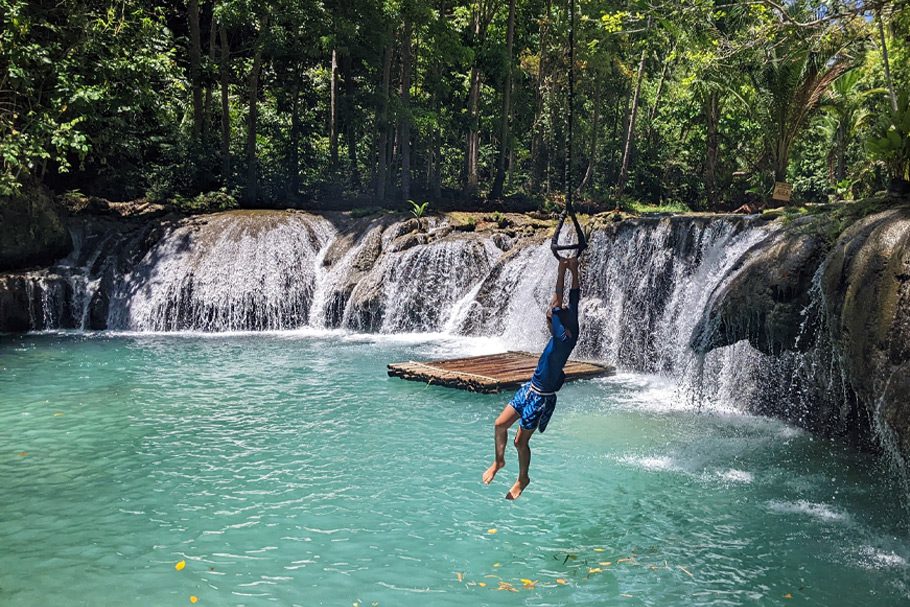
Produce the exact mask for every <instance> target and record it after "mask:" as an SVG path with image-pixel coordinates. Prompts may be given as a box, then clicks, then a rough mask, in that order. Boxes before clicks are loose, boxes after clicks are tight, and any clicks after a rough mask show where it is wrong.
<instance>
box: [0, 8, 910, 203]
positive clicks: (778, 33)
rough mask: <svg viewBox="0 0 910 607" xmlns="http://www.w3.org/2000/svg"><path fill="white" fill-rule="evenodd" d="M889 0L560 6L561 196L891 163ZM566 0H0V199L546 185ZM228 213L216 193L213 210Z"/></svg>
mask: <svg viewBox="0 0 910 607" xmlns="http://www.w3.org/2000/svg"><path fill="white" fill-rule="evenodd" d="M907 4H908V3H907V2H906V0H892V1H876V2H861V1H845V0H831V1H826V2H804V1H794V2H790V1H781V2H775V1H773V0H747V1H736V0H682V1H670V0H651V1H640V0H629V1H608V0H575V13H576V19H575V26H574V27H575V38H576V47H575V64H574V66H575V74H576V86H575V91H576V94H575V106H574V114H575V117H576V124H575V138H574V149H573V152H574V153H573V159H574V161H573V164H572V166H571V167H568V168H569V169H570V170H571V174H572V176H573V182H574V184H575V187H576V189H577V192H576V196H577V198H578V199H580V200H582V201H586V202H587V203H588V204H590V205H592V206H594V207H604V208H612V207H613V206H614V205H616V204H619V203H624V202H626V201H629V200H638V201H644V202H647V203H651V204H664V205H675V204H680V205H686V206H688V207H689V208H693V209H722V208H732V207H735V206H738V205H740V204H742V203H743V202H747V201H750V200H756V201H761V200H765V199H767V197H768V195H769V194H770V192H771V189H772V187H773V185H774V182H775V181H786V182H789V183H790V184H792V186H793V190H794V200H795V201H827V200H829V199H851V198H855V197H860V196H864V195H866V194H869V193H871V192H874V191H876V190H880V189H884V188H885V187H887V186H888V185H889V183H891V184H893V183H894V181H895V180H897V181H900V180H901V179H907V178H908V174H907V171H908V157H910V109H908V102H907V91H908V90H910V10H908V6H907ZM568 8H569V5H568V2H567V1H566V0H504V1H497V0H476V1H473V2H465V1H457V0H398V1H390V0H358V1H357V2H351V1H343V0H324V1H321V2H319V1H316V0H275V1H272V2H266V1H260V0H215V1H212V0H190V1H188V2H182V1H176V0H175V1H168V2H143V1H138V0H119V1H116V2H114V1H109V2H94V1H93V2H89V1H87V0H53V1H51V0H29V1H25V0H0V15H2V17H0V67H2V73H0V159H2V170H0V194H10V193H13V192H15V191H18V190H19V189H21V187H22V185H23V184H25V183H29V182H33V181H41V182H43V183H45V184H47V185H48V186H50V187H52V188H54V189H55V190H57V191H58V192H64V191H68V190H78V191H80V192H82V193H84V194H93V195H99V196H104V197H107V198H111V199H114V200H126V199H132V198H141V197H147V198H149V199H151V200H174V199H181V200H185V199H193V198H194V197H198V196H200V195H202V196H203V197H205V196H208V197H209V198H208V199H213V197H214V199H215V200H225V201H229V202H230V203H233V202H234V201H237V202H239V203H240V204H242V205H246V206H263V205H264V206H276V205H277V206H281V205H293V204H296V203H298V202H301V201H324V200H343V201H348V203H349V204H350V205H351V206H357V205H361V206H362V205H363V204H367V203H369V204H384V205H392V206H394V205H399V204H400V205H404V204H406V201H408V200H416V201H441V200H449V201H458V200H473V201H483V200H488V199H501V198H512V199H521V200H531V201H536V202H537V203H538V204H540V205H541V206H546V205H547V204H551V203H552V202H554V201H558V200H560V199H561V198H562V197H563V196H564V194H565V179H564V176H565V174H566V169H567V167H566V163H567V158H568V150H567V123H566V119H567V116H568V109H569V108H568V95H567V91H568V84H569V83H568V73H569V64H568V62H569V52H568V51H569V49H568V28H569V19H568V14H569V12H568ZM226 204H227V203H226Z"/></svg>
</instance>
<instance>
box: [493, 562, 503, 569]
mask: <svg viewBox="0 0 910 607" xmlns="http://www.w3.org/2000/svg"><path fill="white" fill-rule="evenodd" d="M500 567H502V565H501V564H500V563H493V569H499V568H500Z"/></svg>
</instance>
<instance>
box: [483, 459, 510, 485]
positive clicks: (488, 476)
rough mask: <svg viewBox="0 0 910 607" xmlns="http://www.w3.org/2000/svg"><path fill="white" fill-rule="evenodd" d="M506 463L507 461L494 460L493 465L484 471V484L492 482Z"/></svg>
mask: <svg viewBox="0 0 910 607" xmlns="http://www.w3.org/2000/svg"><path fill="white" fill-rule="evenodd" d="M505 465H506V463H505V462H493V465H492V466H490V467H489V468H487V471H486V472H484V473H483V484H484V485H489V484H490V483H492V482H493V477H494V476H496V473H497V472H499V470H500V469H501V468H502V467H503V466H505Z"/></svg>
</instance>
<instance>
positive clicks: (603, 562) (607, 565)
mask: <svg viewBox="0 0 910 607" xmlns="http://www.w3.org/2000/svg"><path fill="white" fill-rule="evenodd" d="M597 564H598V565H603V566H604V567H609V566H610V565H612V564H613V563H612V562H611V561H600V562H599V563H597Z"/></svg>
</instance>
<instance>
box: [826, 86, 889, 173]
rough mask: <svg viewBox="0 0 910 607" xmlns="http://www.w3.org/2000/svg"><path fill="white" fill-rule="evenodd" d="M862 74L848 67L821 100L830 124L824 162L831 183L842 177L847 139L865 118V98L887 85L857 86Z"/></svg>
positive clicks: (850, 139) (863, 124) (880, 90)
mask: <svg viewBox="0 0 910 607" xmlns="http://www.w3.org/2000/svg"><path fill="white" fill-rule="evenodd" d="M862 78H863V75H862V72H861V71H860V70H852V69H851V70H849V71H848V72H846V73H845V74H843V75H842V76H841V77H840V78H838V79H837V80H835V81H834V84H833V85H832V86H831V88H830V89H829V90H828V92H827V94H826V95H825V97H824V99H823V100H822V105H821V108H822V110H823V111H824V112H826V113H827V114H828V116H829V117H830V123H829V125H830V127H829V128H827V129H825V131H826V133H827V134H828V136H829V141H830V142H831V152H830V153H829V154H828V166H829V172H830V175H831V181H832V183H833V184H837V183H839V182H841V181H843V179H844V177H846V173H847V169H846V164H847V162H846V151H847V143H848V142H849V141H852V140H854V139H857V138H858V136H859V131H860V130H861V129H862V128H863V127H864V126H865V125H866V123H867V122H868V119H869V116H870V113H869V110H868V109H867V108H866V107H865V103H866V100H867V99H868V98H869V97H870V96H872V95H877V94H882V93H887V92H888V89H885V88H874V89H866V90H861V89H860V86H859V85H860V82H861V81H862Z"/></svg>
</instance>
